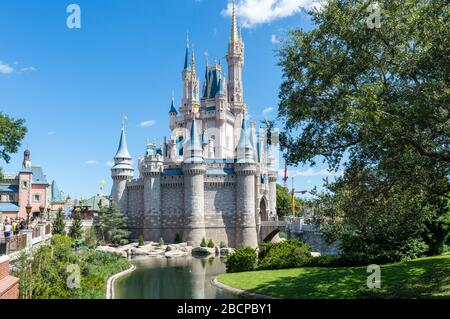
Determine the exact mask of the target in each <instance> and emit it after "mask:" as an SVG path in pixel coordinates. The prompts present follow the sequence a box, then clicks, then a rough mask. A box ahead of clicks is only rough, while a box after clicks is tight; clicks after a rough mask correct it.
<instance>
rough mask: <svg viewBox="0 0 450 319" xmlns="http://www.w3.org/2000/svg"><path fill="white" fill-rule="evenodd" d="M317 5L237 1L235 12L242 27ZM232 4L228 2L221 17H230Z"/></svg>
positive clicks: (303, 0)
mask: <svg viewBox="0 0 450 319" xmlns="http://www.w3.org/2000/svg"><path fill="white" fill-rule="evenodd" d="M316 5H317V1H316V0H239V1H238V2H237V4H236V12H237V16H238V18H240V22H241V23H242V27H244V28H253V27H255V26H257V25H260V24H264V23H269V22H271V21H274V20H278V19H282V18H286V17H289V16H292V15H294V14H297V13H299V12H300V11H301V10H302V8H305V9H310V8H312V7H313V6H316ZM232 8H233V2H232V1H229V2H228V5H227V7H226V9H224V10H223V11H222V14H223V15H227V16H231V13H232Z"/></svg>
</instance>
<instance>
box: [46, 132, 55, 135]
mask: <svg viewBox="0 0 450 319" xmlns="http://www.w3.org/2000/svg"><path fill="white" fill-rule="evenodd" d="M47 134H48V135H55V134H56V132H55V131H50V132H48V133H47Z"/></svg>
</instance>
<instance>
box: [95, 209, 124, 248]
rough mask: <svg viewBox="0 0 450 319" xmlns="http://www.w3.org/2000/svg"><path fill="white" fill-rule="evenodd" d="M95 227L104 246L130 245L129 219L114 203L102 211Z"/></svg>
mask: <svg viewBox="0 0 450 319" xmlns="http://www.w3.org/2000/svg"><path fill="white" fill-rule="evenodd" d="M95 227H96V229H97V233H98V238H99V241H100V242H101V243H102V244H112V245H122V244H127V243H128V236H129V235H130V232H129V231H128V228H127V218H126V216H125V215H124V214H122V212H120V211H119V210H118V209H117V207H116V206H115V204H114V203H111V205H110V206H109V207H102V208H101V209H100V212H99V218H98V222H97V223H96V225H95Z"/></svg>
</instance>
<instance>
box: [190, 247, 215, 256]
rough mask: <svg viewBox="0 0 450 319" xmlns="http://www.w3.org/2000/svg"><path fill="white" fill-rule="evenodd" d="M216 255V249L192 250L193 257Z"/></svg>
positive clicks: (197, 248)
mask: <svg viewBox="0 0 450 319" xmlns="http://www.w3.org/2000/svg"><path fill="white" fill-rule="evenodd" d="M215 254H216V250H215V249H214V248H206V247H195V248H194V249H192V255H198V256H209V255H215Z"/></svg>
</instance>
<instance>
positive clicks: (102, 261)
mask: <svg viewBox="0 0 450 319" xmlns="http://www.w3.org/2000/svg"><path fill="white" fill-rule="evenodd" d="M73 243H74V241H73V239H71V238H69V237H66V236H63V235H54V236H53V237H52V240H51V246H41V247H39V248H38V249H37V250H36V251H34V252H33V254H32V255H29V254H22V255H21V256H19V258H18V259H17V260H16V261H14V262H13V266H14V267H12V269H13V275H15V276H17V277H18V278H19V280H20V285H19V292H20V298H21V299H103V298H104V291H105V286H106V280H107V279H108V278H109V277H110V276H111V275H113V274H115V273H118V272H120V271H122V270H125V269H126V268H128V267H129V262H128V261H127V259H125V258H122V257H121V256H119V255H117V254H110V253H103V252H97V251H94V250H92V249H88V248H83V249H82V250H81V251H79V252H74V251H73V250H72V248H71V247H72V245H73ZM70 265H77V266H78V267H79V268H80V275H81V282H80V283H81V288H80V289H70V288H68V287H67V280H68V278H69V276H70V275H71V274H73V273H70V272H68V266H70Z"/></svg>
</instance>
